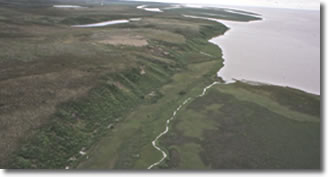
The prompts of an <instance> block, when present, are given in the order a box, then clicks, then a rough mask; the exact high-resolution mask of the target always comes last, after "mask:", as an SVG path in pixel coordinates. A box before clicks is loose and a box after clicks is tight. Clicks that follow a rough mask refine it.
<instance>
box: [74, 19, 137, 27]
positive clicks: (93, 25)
mask: <svg viewBox="0 0 328 177" xmlns="http://www.w3.org/2000/svg"><path fill="white" fill-rule="evenodd" d="M132 21H133V20H132ZM129 22H130V21H129V20H111V21H105V22H100V23H92V24H85V25H72V27H79V28H89V27H102V26H108V25H115V24H121V23H129Z"/></svg>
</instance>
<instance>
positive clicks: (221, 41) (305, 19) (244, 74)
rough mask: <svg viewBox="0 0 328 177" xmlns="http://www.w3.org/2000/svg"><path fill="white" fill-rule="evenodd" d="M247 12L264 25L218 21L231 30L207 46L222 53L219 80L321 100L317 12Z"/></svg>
mask: <svg viewBox="0 0 328 177" xmlns="http://www.w3.org/2000/svg"><path fill="white" fill-rule="evenodd" d="M239 9H240V8H239ZM243 9H245V8H243ZM247 9H248V10H249V11H251V12H255V13H259V14H261V15H262V17H263V18H264V20H262V21H256V22H249V23H246V22H232V21H225V20H218V21H219V22H222V23H223V24H225V25H226V26H228V27H229V28H231V29H230V30H229V31H227V32H226V34H225V35H223V36H219V37H216V38H213V39H212V40H211V42H213V43H215V44H217V45H219V46H220V47H221V48H222V50H223V57H224V59H225V61H224V67H223V68H222V69H221V70H220V71H219V73H218V75H219V76H221V77H222V78H223V79H224V80H231V79H238V80H243V79H244V80H251V81H258V82H264V83H269V84H274V85H281V86H289V87H293V88H298V89H301V90H304V91H306V92H310V93H314V94H319V95H320V11H309V10H292V9H273V8H247ZM246 11H247V10H246Z"/></svg>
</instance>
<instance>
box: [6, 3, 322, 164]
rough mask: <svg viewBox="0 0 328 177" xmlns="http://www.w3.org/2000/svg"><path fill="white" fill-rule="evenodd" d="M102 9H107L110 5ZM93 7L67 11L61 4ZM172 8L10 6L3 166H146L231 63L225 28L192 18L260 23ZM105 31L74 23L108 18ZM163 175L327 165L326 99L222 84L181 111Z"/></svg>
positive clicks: (208, 11)
mask: <svg viewBox="0 0 328 177" xmlns="http://www.w3.org/2000/svg"><path fill="white" fill-rule="evenodd" d="M99 2H100V1H99ZM67 4H70V5H76V6H81V7H84V8H56V7H53V6H54V5H67ZM144 4H147V5H148V6H149V7H154V8H155V7H156V8H164V7H170V4H163V3H141V2H125V1H122V2H121V1H104V5H103V6H101V5H100V3H98V1H92V0H85V1H82V0H65V1H64V0H0V127H1V128H0V138H1V142H0V151H1V153H0V166H1V167H2V168H7V169H17V168H28V169H29V168H44V169H64V168H97V169H107V168H109V169H145V168H147V167H148V166H149V165H150V164H152V163H154V162H156V161H158V160H159V159H160V158H161V153H160V152H159V151H157V150H156V149H154V148H153V146H152V144H151V141H152V140H153V139H154V138H155V137H156V136H157V135H158V134H159V133H160V132H162V131H163V130H164V128H165V122H166V120H167V119H168V118H169V117H170V116H171V115H172V112H173V110H175V109H176V108H177V107H178V105H180V104H181V103H182V102H183V101H184V100H185V99H186V98H188V97H193V98H194V96H195V95H199V94H200V93H201V92H202V89H203V88H204V87H206V86H207V85H209V84H210V83H212V82H213V81H220V78H217V77H216V72H217V71H218V70H219V69H220V68H221V67H222V66H223V59H222V51H221V49H220V48H219V47H218V46H216V45H214V44H211V43H209V42H208V40H209V39H211V38H212V37H215V36H218V35H223V34H224V33H225V32H226V31H227V30H228V28H227V27H226V26H224V25H223V24H220V23H217V22H213V21H207V20H202V19H192V18H187V17H184V16H183V15H197V16H204V17H212V18H221V19H226V20H238V21H245V22H247V21H251V20H260V17H258V16H256V17H255V16H252V15H256V14H252V13H249V15H250V16H248V15H246V14H247V13H245V15H241V14H240V13H233V11H227V10H225V9H219V8H216V9H214V8H209V9H195V8H186V7H184V8H172V9H167V10H163V12H161V13H159V12H149V11H145V10H143V9H137V8H136V7H137V6H139V5H144ZM131 18H134V19H136V18H140V20H130V22H129V23H124V24H123V23H122V24H115V25H110V26H104V27H96V28H74V27H72V25H80V24H90V23H98V22H102V21H109V20H122V19H127V20H128V19H131ZM171 125H172V130H171V131H170V132H169V133H168V134H167V135H166V136H164V137H163V138H161V139H160V141H159V144H160V146H161V148H162V149H163V150H165V151H166V152H167V153H168V158H167V159H166V160H165V161H164V162H163V163H161V164H160V165H159V166H156V167H155V168H161V169H167V168H177V169H211V168H213V169H224V168H228V169H231V168H262V169H263V168H293V169H294V168H316V169H318V168H320V97H319V96H316V95H311V94H308V93H305V92H302V91H299V90H295V89H291V88H283V87H277V86H269V85H258V86H253V85H249V84H246V83H242V82H236V83H234V84H229V85H221V84H218V85H215V86H213V88H211V89H210V90H209V91H208V93H207V94H206V95H205V96H204V97H201V98H194V99H192V101H191V102H190V103H188V104H187V105H186V106H185V107H183V108H182V110H181V111H180V112H179V113H178V114H177V117H176V119H175V120H174V121H173V122H172V124H171Z"/></svg>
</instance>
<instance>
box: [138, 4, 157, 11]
mask: <svg viewBox="0 0 328 177" xmlns="http://www.w3.org/2000/svg"><path fill="white" fill-rule="evenodd" d="M137 9H143V10H145V11H150V12H163V11H162V10H161V9H159V8H148V7H147V5H140V6H137Z"/></svg>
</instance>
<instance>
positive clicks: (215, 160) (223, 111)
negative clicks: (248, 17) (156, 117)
mask: <svg viewBox="0 0 328 177" xmlns="http://www.w3.org/2000/svg"><path fill="white" fill-rule="evenodd" d="M254 93H256V94H254ZM287 93H288V97H290V98H293V99H289V100H287V99H284V98H283V96H285V94H287ZM300 95H303V96H302V97H303V98H307V100H306V101H305V100H304V101H301V102H294V99H297V98H300V97H299V96H300ZM305 95H306V96H305ZM281 99H284V100H285V101H284V102H283V105H281V106H287V110H284V109H281V110H272V108H270V106H271V105H274V104H277V105H280V104H281ZM264 100H265V101H266V102H265V103H264ZM318 103H319V97H318V96H314V95H310V94H306V93H304V92H303V93H302V92H300V91H298V90H294V89H289V88H282V87H276V86H252V85H248V84H245V83H241V82H237V83H234V84H229V85H216V86H214V87H213V88H212V89H210V90H209V92H208V94H206V95H205V96H204V97H201V98H198V99H196V100H194V101H193V102H192V103H190V104H189V105H188V106H187V108H185V109H183V110H182V111H181V112H180V114H179V115H178V117H177V120H176V123H175V126H174V128H173V130H172V131H171V132H169V134H168V136H166V137H165V138H164V139H163V140H162V141H161V142H162V144H163V147H167V148H168V149H170V148H171V147H172V148H174V149H175V150H176V151H175V153H174V156H175V157H174V159H180V160H179V162H178V163H176V162H171V161H172V159H169V160H167V162H166V164H163V165H162V166H161V168H178V169H186V168H187V169H202V168H204V167H206V168H215V169H319V168H320V122H319V119H320V117H319V116H318V112H317V106H318ZM295 106H299V107H303V106H307V110H308V111H307V112H306V113H305V112H304V111H299V112H298V114H299V115H302V116H303V117H306V119H298V118H299V117H294V118H293V119H290V118H288V117H286V116H285V115H289V114H288V113H287V112H286V111H290V112H293V111H294V107H295ZM288 109H290V110H288ZM313 117H315V118H313ZM200 132H201V133H200ZM190 144H195V145H194V146H190ZM196 147H197V148H196ZM190 152H195V153H193V154H190ZM185 156H188V159H191V158H192V159H198V160H197V161H193V163H194V165H195V164H197V165H195V166H190V164H189V162H188V161H183V160H181V159H185V158H184V157H185ZM174 159H173V160H174Z"/></svg>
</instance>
